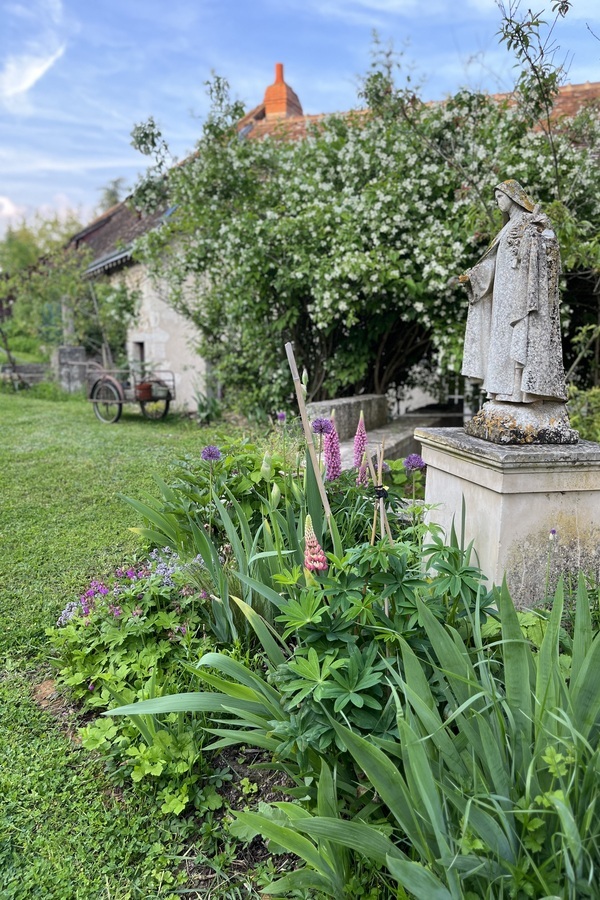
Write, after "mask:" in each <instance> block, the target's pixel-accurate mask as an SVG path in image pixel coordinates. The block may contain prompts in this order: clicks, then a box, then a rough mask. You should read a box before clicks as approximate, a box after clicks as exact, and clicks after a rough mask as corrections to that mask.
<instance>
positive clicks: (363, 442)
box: [354, 409, 368, 469]
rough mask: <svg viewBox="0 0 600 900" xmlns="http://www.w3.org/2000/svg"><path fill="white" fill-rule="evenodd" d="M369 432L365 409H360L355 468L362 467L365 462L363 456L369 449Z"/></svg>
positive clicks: (355, 445)
mask: <svg viewBox="0 0 600 900" xmlns="http://www.w3.org/2000/svg"><path fill="white" fill-rule="evenodd" d="M367 443H368V441H367V432H366V429H365V417H364V414H363V411H362V409H361V411H360V418H359V420H358V427H357V429H356V434H355V435H354V468H355V469H360V467H361V466H362V464H363V456H364V455H365V450H366V449H367Z"/></svg>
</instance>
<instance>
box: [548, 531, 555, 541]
mask: <svg viewBox="0 0 600 900" xmlns="http://www.w3.org/2000/svg"><path fill="white" fill-rule="evenodd" d="M548 540H549V541H555V540H556V528H551V529H550V533H549V535H548Z"/></svg>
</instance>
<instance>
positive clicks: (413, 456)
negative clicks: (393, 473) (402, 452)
mask: <svg viewBox="0 0 600 900" xmlns="http://www.w3.org/2000/svg"><path fill="white" fill-rule="evenodd" d="M403 465H404V468H405V469H406V471H407V472H408V473H409V474H410V473H411V472H420V471H422V470H423V469H426V468H427V466H426V464H425V462H424V461H423V457H422V456H419V454H418V453H410V454H409V455H408V456H407V457H406V459H405V460H404V464H403Z"/></svg>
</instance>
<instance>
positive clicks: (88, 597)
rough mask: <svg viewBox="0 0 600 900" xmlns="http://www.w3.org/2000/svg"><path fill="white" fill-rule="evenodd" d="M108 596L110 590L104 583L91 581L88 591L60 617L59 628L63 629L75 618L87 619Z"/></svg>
mask: <svg viewBox="0 0 600 900" xmlns="http://www.w3.org/2000/svg"><path fill="white" fill-rule="evenodd" d="M106 594H108V588H107V587H106V585H105V584H104V582H103V581H96V580H93V581H90V586H89V588H88V589H87V591H84V593H83V594H82V595H81V597H80V598H79V600H75V601H73V600H72V601H70V602H69V603H67V605H66V606H65V608H64V609H63V611H62V612H61V614H60V616H59V617H58V619H57V620H56V625H57V627H58V628H62V627H63V626H64V625H66V624H67V623H68V622H70V621H71V619H74V618H75V616H83V617H84V618H87V616H90V615H91V614H92V613H93V611H94V610H95V609H96V605H97V603H98V602H99V601H100V600H101V599H102V598H103V597H105V596H106Z"/></svg>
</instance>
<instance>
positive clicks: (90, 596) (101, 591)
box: [79, 581, 108, 616]
mask: <svg viewBox="0 0 600 900" xmlns="http://www.w3.org/2000/svg"><path fill="white" fill-rule="evenodd" d="M106 594H108V588H107V587H106V585H105V584H104V583H103V582H102V581H90V586H89V588H88V589H87V591H85V593H83V594H82V595H81V597H80V598H79V603H80V605H81V614H82V615H83V616H89V615H90V613H92V612H93V611H94V609H95V608H96V603H97V602H98V600H99V599H100V598H101V597H104V596H106Z"/></svg>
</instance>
